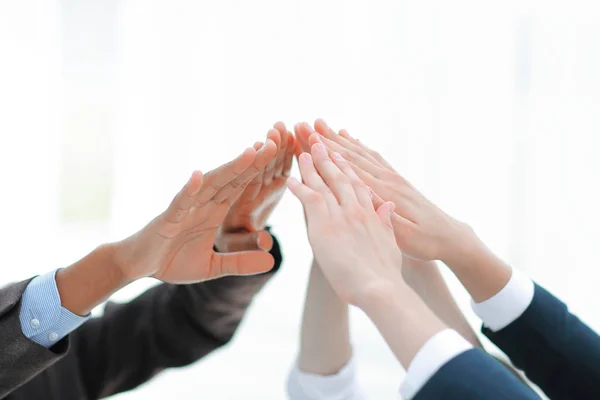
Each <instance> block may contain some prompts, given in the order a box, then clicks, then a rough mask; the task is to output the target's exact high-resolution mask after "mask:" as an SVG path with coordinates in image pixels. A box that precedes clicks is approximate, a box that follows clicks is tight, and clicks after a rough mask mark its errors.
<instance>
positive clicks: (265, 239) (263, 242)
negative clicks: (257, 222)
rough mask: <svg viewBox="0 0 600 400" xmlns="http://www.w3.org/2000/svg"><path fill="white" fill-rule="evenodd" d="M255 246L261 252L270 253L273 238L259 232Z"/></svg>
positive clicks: (268, 234)
mask: <svg viewBox="0 0 600 400" xmlns="http://www.w3.org/2000/svg"><path fill="white" fill-rule="evenodd" d="M256 245H257V246H258V248H259V249H261V250H264V251H270V250H271V249H272V248H273V237H272V236H271V234H270V233H269V232H267V231H262V232H259V233H258V235H257V238H256Z"/></svg>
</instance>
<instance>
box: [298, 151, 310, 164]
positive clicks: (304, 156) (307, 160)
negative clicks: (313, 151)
mask: <svg viewBox="0 0 600 400" xmlns="http://www.w3.org/2000/svg"><path fill="white" fill-rule="evenodd" d="M300 161H301V162H304V163H312V157H311V155H310V154H309V153H302V154H300Z"/></svg>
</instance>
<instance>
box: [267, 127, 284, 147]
mask: <svg viewBox="0 0 600 400" xmlns="http://www.w3.org/2000/svg"><path fill="white" fill-rule="evenodd" d="M267 139H268V140H271V141H272V142H273V143H275V147H277V148H278V149H279V146H280V145H281V134H280V133H279V131H278V130H277V129H269V132H267Z"/></svg>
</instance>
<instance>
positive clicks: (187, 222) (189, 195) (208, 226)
mask: <svg viewBox="0 0 600 400" xmlns="http://www.w3.org/2000/svg"><path fill="white" fill-rule="evenodd" d="M257 147H258V146H257ZM276 153H277V145H276V144H275V143H274V142H273V141H272V140H270V139H268V140H267V142H266V143H265V144H264V145H261V146H260V148H259V149H258V151H257V150H256V149H255V148H249V149H246V151H244V153H243V154H241V155H240V156H239V157H237V158H236V159H235V160H233V161H231V162H229V163H227V164H225V165H222V166H221V167H219V168H217V169H215V170H213V171H210V172H209V173H207V174H206V175H205V176H202V174H201V173H200V172H198V171H196V172H194V173H193V174H192V176H191V178H190V179H189V181H188V183H187V184H186V185H185V186H184V187H183V189H181V191H180V192H179V193H178V194H177V196H175V198H174V200H173V201H172V203H171V205H170V206H169V207H168V208H167V209H166V210H165V211H164V212H163V213H162V214H160V215H159V216H158V217H156V218H155V219H154V220H153V221H151V222H150V223H149V224H148V225H147V226H146V227H144V228H143V229H142V230H141V231H139V232H138V233H136V234H134V235H133V236H131V237H129V238H127V239H125V240H123V241H121V242H119V243H117V244H116V246H115V247H116V251H115V261H116V263H117V264H118V265H119V266H120V268H121V270H122V271H123V274H124V275H125V276H127V277H128V278H129V279H131V280H134V279H138V278H141V277H145V276H153V277H155V278H157V279H160V280H162V281H164V282H169V283H193V282H199V281H203V280H207V279H213V278H218V277H221V276H224V275H247V274H256V273H260V272H266V271H268V270H270V269H271V268H272V267H273V263H274V260H273V257H272V256H271V255H270V254H269V253H267V252H264V251H245V252H236V253H225V254H221V253H215V252H214V251H213V245H214V241H215V236H216V234H217V230H218V228H219V226H220V225H221V224H222V222H223V220H224V219H225V216H226V215H227V213H228V212H229V210H230V208H231V206H232V204H234V203H235V202H236V201H237V199H238V198H239V196H240V195H241V193H242V192H243V191H244V190H245V189H246V187H247V186H248V184H249V183H250V182H252V181H253V179H254V178H255V177H256V176H258V175H259V174H261V173H263V171H264V170H265V168H266V167H267V165H269V163H270V162H271V161H272V160H273V159H274V158H275V155H276Z"/></svg>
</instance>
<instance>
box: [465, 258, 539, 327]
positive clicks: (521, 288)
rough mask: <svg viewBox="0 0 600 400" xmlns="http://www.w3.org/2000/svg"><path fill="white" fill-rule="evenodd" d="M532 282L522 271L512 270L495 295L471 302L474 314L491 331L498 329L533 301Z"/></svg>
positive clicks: (505, 325)
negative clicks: (479, 301)
mask: <svg viewBox="0 0 600 400" xmlns="http://www.w3.org/2000/svg"><path fill="white" fill-rule="evenodd" d="M533 294H534V284H533V281H532V280H531V279H529V278H528V277H527V276H526V275H525V274H524V273H523V272H521V271H519V270H518V269H514V268H513V270H512V276H511V277H510V280H509V281H508V283H507V284H506V286H504V287H503V288H502V290H500V291H499V292H498V293H497V294H496V295H495V296H493V297H491V298H489V299H487V300H485V301H482V302H481V303H475V302H472V303H471V305H472V307H473V310H474V311H475V314H477V315H478V316H479V318H481V320H482V321H483V325H484V326H485V327H486V328H489V329H490V330H491V331H493V332H496V331H499V330H501V329H503V328H505V327H507V326H508V325H510V324H511V323H512V322H514V321H515V320H516V319H517V318H519V317H520V316H521V315H522V314H523V313H524V312H525V310H527V308H528V307H529V305H530V304H531V302H532V301H533Z"/></svg>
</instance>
